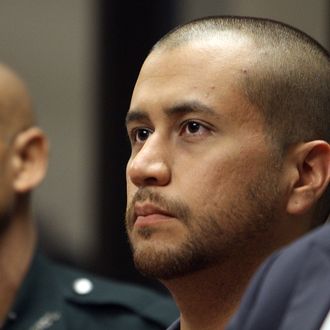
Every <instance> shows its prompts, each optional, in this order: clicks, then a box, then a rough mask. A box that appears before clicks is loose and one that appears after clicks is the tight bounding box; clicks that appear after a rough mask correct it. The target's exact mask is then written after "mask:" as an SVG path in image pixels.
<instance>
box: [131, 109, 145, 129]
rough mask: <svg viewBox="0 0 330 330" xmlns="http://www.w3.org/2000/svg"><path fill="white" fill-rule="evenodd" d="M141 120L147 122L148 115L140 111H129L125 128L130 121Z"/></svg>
mask: <svg viewBox="0 0 330 330" xmlns="http://www.w3.org/2000/svg"><path fill="white" fill-rule="evenodd" d="M142 120H149V115H148V114H147V112H145V111H142V110H138V109H136V110H130V111H129V112H128V113H127V115H126V119H125V124H126V126H127V125H128V124H129V123H130V122H132V121H142Z"/></svg>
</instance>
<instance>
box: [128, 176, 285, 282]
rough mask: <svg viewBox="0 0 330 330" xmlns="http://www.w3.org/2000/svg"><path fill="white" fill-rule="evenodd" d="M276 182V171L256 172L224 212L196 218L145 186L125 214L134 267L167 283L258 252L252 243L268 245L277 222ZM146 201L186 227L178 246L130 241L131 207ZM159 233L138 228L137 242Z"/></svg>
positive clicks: (207, 211)
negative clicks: (261, 241)
mask: <svg viewBox="0 0 330 330" xmlns="http://www.w3.org/2000/svg"><path fill="white" fill-rule="evenodd" d="M268 173H270V172H268ZM277 182H278V176H277V175H276V174H275V173H272V174H270V175H269V176H268V177H267V176H265V174H264V173H263V174H262V175H261V174H260V178H258V179H257V180H254V181H253V182H249V183H248V184H246V185H245V186H244V185H242V190H241V193H240V194H239V196H236V198H235V200H232V201H231V202H230V203H229V204H228V205H227V206H226V208H225V209H224V208H222V209H221V208H215V209H206V208H204V212H200V214H198V215H195V214H193V212H192V211H191V209H190V207H189V206H188V205H187V204H186V203H184V202H183V201H182V200H179V199H178V198H175V200H174V199H171V198H166V197H165V196H163V195H161V194H159V193H156V192H154V191H152V190H150V189H148V188H141V189H140V190H138V192H137V193H136V195H135V196H134V198H133V200H132V202H131V204H130V206H129V207H128V210H127V213H126V228H127V232H128V235H129V237H130V243H131V248H132V252H133V259H134V263H135V266H136V268H137V269H138V270H139V271H140V272H141V273H142V274H144V275H146V276H148V277H151V278H157V279H160V280H169V279H174V278H178V277H182V276H185V275H187V274H189V273H193V272H197V271H199V270H201V269H204V268H206V267H211V266H212V265H216V264H221V263H224V262H226V261H227V260H229V258H237V257H238V256H241V257H244V255H250V256H251V255H253V254H258V253H259V251H258V248H256V247H255V246H256V242H259V241H260V240H263V241H267V237H269V235H271V232H272V231H271V228H272V225H273V224H274V221H275V217H276V216H275V214H276V205H277V203H278V195H279V193H278V183H277ZM145 200H148V201H150V202H152V203H154V204H156V205H157V206H159V207H160V208H162V209H164V210H166V211H168V212H169V213H171V214H173V215H174V216H175V217H176V219H178V221H180V222H181V224H182V225H183V226H185V228H186V233H187V235H186V236H185V239H183V240H182V241H180V242H176V244H166V242H165V243H163V244H156V243H155V242H153V243H155V244H140V243H141V242H134V241H133V240H132V230H133V223H132V221H133V217H134V211H133V205H134V203H135V202H137V201H140V202H142V201H145ZM242 201H244V203H242ZM157 230H158V229H157V228H152V227H145V228H141V229H138V230H137V235H138V239H139V240H141V241H142V240H144V241H148V240H151V239H152V238H153V235H154V234H155V233H156V231H157ZM261 245H262V243H260V246H261Z"/></svg>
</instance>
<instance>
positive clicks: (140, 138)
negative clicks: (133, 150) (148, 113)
mask: <svg viewBox="0 0 330 330" xmlns="http://www.w3.org/2000/svg"><path fill="white" fill-rule="evenodd" d="M151 134H152V131H151V130H150V129H147V128H136V129H135V130H134V131H133V141H134V142H138V143H141V142H144V141H146V140H147V139H148V137H149V135H151Z"/></svg>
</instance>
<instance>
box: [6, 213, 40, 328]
mask: <svg viewBox="0 0 330 330" xmlns="http://www.w3.org/2000/svg"><path fill="white" fill-rule="evenodd" d="M35 242H36V233H35V228H34V226H33V224H32V221H30V220H29V219H26V218H25V217H16V218H15V219H11V220H10V223H9V225H8V227H7V228H6V229H5V231H4V232H2V233H1V236H0V323H2V322H3V321H4V320H5V319H6V316H7V314H8V312H9V311H10V308H11V306H12V304H13V302H14V300H15V296H16V294H17V291H18V289H19V287H20V285H21V283H22V281H23V279H24V276H25V274H26V272H27V270H28V267H29V265H30V262H31V259H32V256H33V251H34V248H35Z"/></svg>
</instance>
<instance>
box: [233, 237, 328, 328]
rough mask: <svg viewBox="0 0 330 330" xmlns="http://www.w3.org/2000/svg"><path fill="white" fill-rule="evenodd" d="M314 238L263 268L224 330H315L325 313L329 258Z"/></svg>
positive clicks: (298, 245)
mask: <svg viewBox="0 0 330 330" xmlns="http://www.w3.org/2000/svg"><path fill="white" fill-rule="evenodd" d="M310 238H312V239H310ZM314 238H317V237H314V236H311V237H307V239H303V240H299V241H298V242H296V243H294V244H292V245H291V246H290V247H288V248H286V249H283V250H282V251H280V252H279V253H277V254H276V255H273V256H271V257H270V258H269V259H268V260H267V261H266V262H265V263H264V264H263V266H262V267H261V268H260V270H259V271H258V272H257V273H256V275H255V276H254V278H253V280H252V282H251V284H250V286H249V288H248V290H247V292H246V294H245V295H244V297H243V299H242V302H241V306H240V308H239V310H238V312H237V313H236V315H235V316H234V317H233V319H232V321H231V322H230V323H229V326H228V328H227V330H259V329H260V330H263V329H267V330H278V329H281V330H295V329H297V330H301V329H306V330H313V329H319V327H320V325H321V324H322V321H323V320H324V317H325V315H326V314H327V312H328V310H329V300H330V291H329V288H330V254H329V250H328V249H327V248H326V247H325V246H324V245H320V244H318V242H317V241H316V243H315V240H313V239H314ZM328 241H329V240H328Z"/></svg>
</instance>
